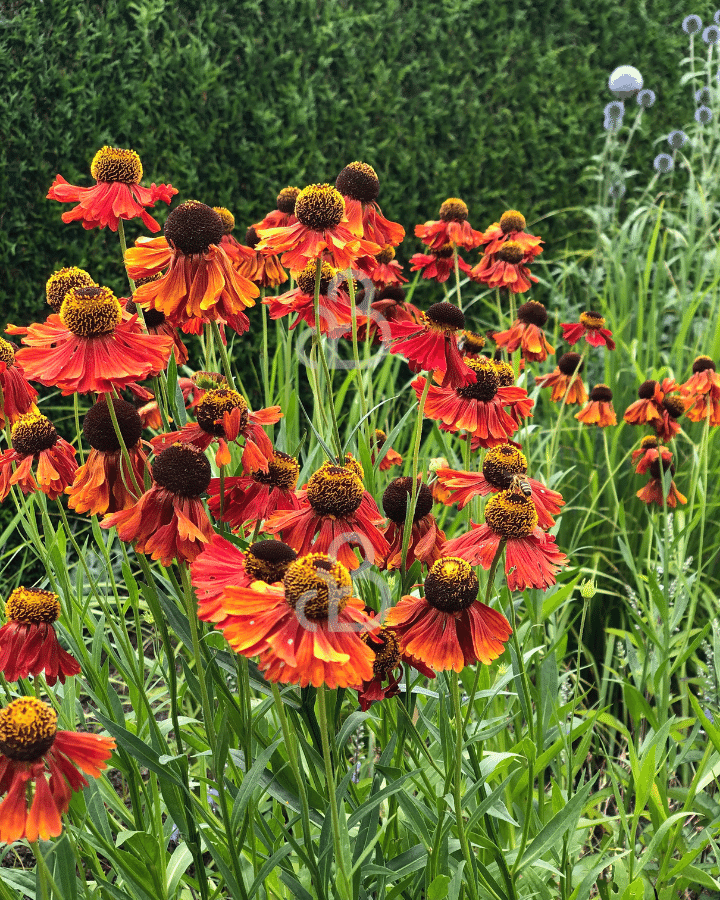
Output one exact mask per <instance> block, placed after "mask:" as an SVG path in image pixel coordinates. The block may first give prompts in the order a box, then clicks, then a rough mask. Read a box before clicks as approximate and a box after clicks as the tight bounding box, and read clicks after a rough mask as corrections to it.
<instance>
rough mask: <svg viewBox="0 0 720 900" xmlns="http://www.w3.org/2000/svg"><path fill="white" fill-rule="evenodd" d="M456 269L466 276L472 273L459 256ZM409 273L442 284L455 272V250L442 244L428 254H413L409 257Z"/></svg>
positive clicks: (450, 245) (448, 245)
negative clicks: (417, 273) (419, 273)
mask: <svg viewBox="0 0 720 900" xmlns="http://www.w3.org/2000/svg"><path fill="white" fill-rule="evenodd" d="M458 268H459V269H460V271H461V272H464V273H465V274H466V275H469V274H470V273H471V271H472V268H471V267H470V266H469V265H468V264H467V263H466V262H465V260H464V259H463V258H462V257H461V256H460V255H459V254H458ZM410 271H411V272H421V273H422V277H423V278H434V279H435V281H437V282H438V284H442V283H443V282H444V281H447V280H448V278H449V277H450V275H451V274H452V273H453V272H454V271H455V248H454V247H453V245H452V244H442V245H441V246H440V247H438V248H437V249H436V250H431V251H430V252H429V253H413V255H412V256H411V257H410Z"/></svg>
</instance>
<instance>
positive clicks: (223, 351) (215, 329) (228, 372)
mask: <svg viewBox="0 0 720 900" xmlns="http://www.w3.org/2000/svg"><path fill="white" fill-rule="evenodd" d="M211 327H212V334H213V338H214V343H215V346H216V347H217V348H218V351H219V353H220V359H221V360H222V367H223V373H224V375H225V378H226V379H227V383H228V387H229V388H230V390H231V391H234V390H235V380H234V379H233V374H232V369H231V368H230V358H229V357H228V352H227V347H226V346H225V344H223V341H222V337H221V335H220V328H219V326H218V323H217V322H216V321H214V320H213V322H212V325H211ZM205 337H206V340H208V341H209V335H207V334H206V336H205Z"/></svg>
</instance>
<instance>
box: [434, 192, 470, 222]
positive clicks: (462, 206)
mask: <svg viewBox="0 0 720 900" xmlns="http://www.w3.org/2000/svg"><path fill="white" fill-rule="evenodd" d="M467 217H468V208H467V203H464V202H463V201H462V200H460V199H458V198H457V197H448V199H447V200H446V201H445V202H444V203H443V205H442V206H441V207H440V218H441V219H442V221H443V222H464V221H465V220H466V219H467Z"/></svg>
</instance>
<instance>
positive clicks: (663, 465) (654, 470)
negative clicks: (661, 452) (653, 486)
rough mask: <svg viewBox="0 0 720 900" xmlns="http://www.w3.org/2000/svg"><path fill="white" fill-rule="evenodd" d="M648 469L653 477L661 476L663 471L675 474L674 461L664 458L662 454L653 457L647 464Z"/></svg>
mask: <svg viewBox="0 0 720 900" xmlns="http://www.w3.org/2000/svg"><path fill="white" fill-rule="evenodd" d="M648 471H649V472H650V474H651V475H652V477H653V478H662V474H663V472H668V471H669V472H670V474H671V475H674V474H675V463H674V462H672V461H671V460H670V459H665V458H663V457H662V456H658V458H657V459H654V460H653V461H652V462H651V463H650V465H649V466H648Z"/></svg>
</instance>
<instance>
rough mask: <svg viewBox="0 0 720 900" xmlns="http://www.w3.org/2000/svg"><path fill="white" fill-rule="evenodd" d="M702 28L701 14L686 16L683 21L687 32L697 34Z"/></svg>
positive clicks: (683, 27)
mask: <svg viewBox="0 0 720 900" xmlns="http://www.w3.org/2000/svg"><path fill="white" fill-rule="evenodd" d="M701 28H702V19H701V18H700V16H685V18H684V19H683V23H682V30H683V31H684V32H685V34H697V32H698V31H700V29H701Z"/></svg>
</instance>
